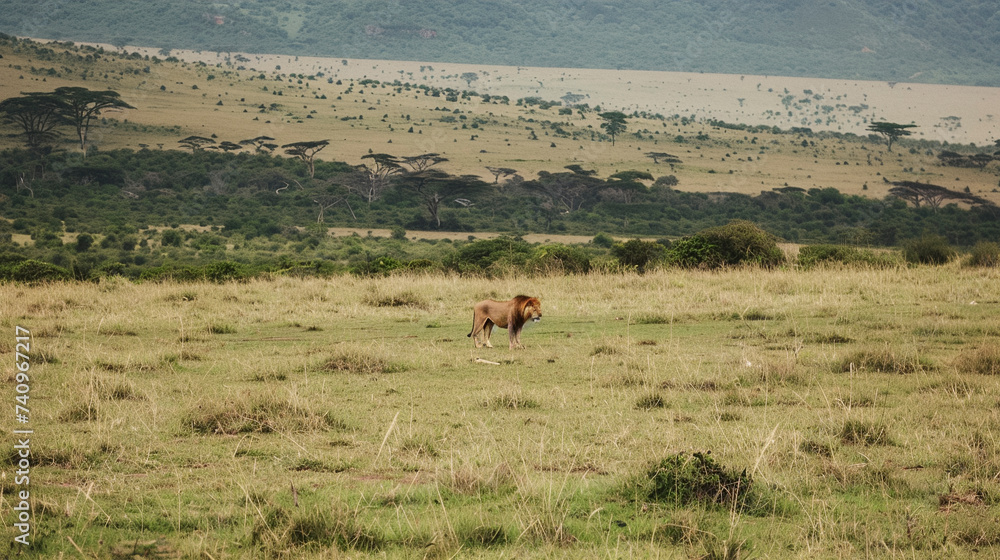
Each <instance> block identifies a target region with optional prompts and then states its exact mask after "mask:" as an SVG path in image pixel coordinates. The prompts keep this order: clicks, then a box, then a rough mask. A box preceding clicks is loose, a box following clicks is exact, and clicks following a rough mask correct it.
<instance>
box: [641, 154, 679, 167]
mask: <svg viewBox="0 0 1000 560" xmlns="http://www.w3.org/2000/svg"><path fill="white" fill-rule="evenodd" d="M646 157H648V158H650V159H652V160H653V163H655V164H657V165H659V164H660V162H661V161H662V162H663V163H669V164H670V165H671V166H672V165H673V164H675V163H681V160H680V158H679V157H677V156H675V155H671V154H668V153H666V152H646Z"/></svg>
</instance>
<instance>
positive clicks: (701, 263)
mask: <svg viewBox="0 0 1000 560" xmlns="http://www.w3.org/2000/svg"><path fill="white" fill-rule="evenodd" d="M666 261H667V262H668V263H669V264H672V265H675V266H679V267H681V268H718V267H720V266H722V254H721V253H719V249H718V248H717V247H716V246H715V245H712V244H711V243H709V242H708V240H707V239H705V238H704V237H702V236H700V235H691V236H688V237H685V238H683V239H680V240H678V241H675V242H674V244H673V245H671V246H670V251H669V252H668V253H667V256H666Z"/></svg>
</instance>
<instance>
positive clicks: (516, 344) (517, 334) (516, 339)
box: [510, 327, 522, 350]
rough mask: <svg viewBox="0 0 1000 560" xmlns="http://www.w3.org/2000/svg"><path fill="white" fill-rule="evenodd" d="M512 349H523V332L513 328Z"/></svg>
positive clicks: (511, 332) (511, 331)
mask: <svg viewBox="0 0 1000 560" xmlns="http://www.w3.org/2000/svg"><path fill="white" fill-rule="evenodd" d="M510 348H511V350H513V349H514V348H522V346H521V331H520V330H517V329H514V327H511V329H510Z"/></svg>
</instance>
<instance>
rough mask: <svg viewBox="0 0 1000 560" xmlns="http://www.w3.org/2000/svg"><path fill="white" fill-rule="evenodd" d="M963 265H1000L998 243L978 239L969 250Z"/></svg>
mask: <svg viewBox="0 0 1000 560" xmlns="http://www.w3.org/2000/svg"><path fill="white" fill-rule="evenodd" d="M965 266H983V267H995V266H1000V243H994V242H992V241H980V242H979V243H976V245H975V246H974V247H973V248H972V251H970V252H969V256H968V258H967V259H966V260H965Z"/></svg>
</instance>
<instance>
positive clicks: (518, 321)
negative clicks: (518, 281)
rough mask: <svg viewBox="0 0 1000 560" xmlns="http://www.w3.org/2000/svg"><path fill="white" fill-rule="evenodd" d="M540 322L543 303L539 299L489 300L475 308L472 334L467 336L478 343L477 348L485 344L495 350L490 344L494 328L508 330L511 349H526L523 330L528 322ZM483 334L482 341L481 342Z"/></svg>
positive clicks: (522, 297) (519, 297) (524, 297)
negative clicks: (522, 342) (523, 341)
mask: <svg viewBox="0 0 1000 560" xmlns="http://www.w3.org/2000/svg"><path fill="white" fill-rule="evenodd" d="M529 319H530V320H532V321H540V320H541V319H542V303H541V302H540V301H538V298H535V297H529V296H517V297H515V298H514V299H511V300H507V301H493V300H492V299H487V300H484V301H481V302H479V303H477V304H476V305H475V307H473V314H472V332H470V333H469V334H468V335H467V336H470V337H472V341H473V342H475V343H476V348H480V347H482V346H483V345H484V344H485V345H486V347H487V348H493V345H492V344H490V333H491V332H492V331H493V326H494V325H496V326H498V327H500V328H501V329H507V337H508V338H509V339H510V348H511V349H514V348H524V345H523V344H521V329H522V328H524V324H525V323H527V322H528V320H529ZM480 334H482V335H483V336H482V340H480V336H479V335H480Z"/></svg>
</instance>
